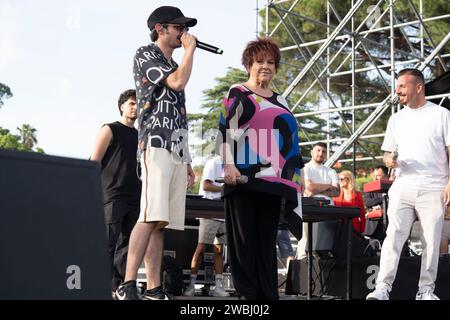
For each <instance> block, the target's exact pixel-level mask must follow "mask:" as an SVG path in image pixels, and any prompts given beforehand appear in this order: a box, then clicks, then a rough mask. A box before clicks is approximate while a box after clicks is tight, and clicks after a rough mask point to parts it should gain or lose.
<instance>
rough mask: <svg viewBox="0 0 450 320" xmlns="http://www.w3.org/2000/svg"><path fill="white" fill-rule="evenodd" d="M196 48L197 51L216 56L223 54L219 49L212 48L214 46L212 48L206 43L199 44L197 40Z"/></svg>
mask: <svg viewBox="0 0 450 320" xmlns="http://www.w3.org/2000/svg"><path fill="white" fill-rule="evenodd" d="M196 47H197V48H199V49H202V50H205V51H209V52H212V53H216V54H222V53H223V50H222V49H219V48H217V47H214V46H212V45H210V44H207V43H204V42H201V41H198V40H197V44H196Z"/></svg>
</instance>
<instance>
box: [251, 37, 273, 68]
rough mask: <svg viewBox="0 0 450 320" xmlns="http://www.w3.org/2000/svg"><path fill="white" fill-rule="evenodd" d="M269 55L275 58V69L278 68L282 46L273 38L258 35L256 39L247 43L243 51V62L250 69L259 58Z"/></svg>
mask: <svg viewBox="0 0 450 320" xmlns="http://www.w3.org/2000/svg"><path fill="white" fill-rule="evenodd" d="M268 56H270V57H272V59H274V60H275V69H276V70H278V66H279V65H280V58H281V54H280V48H279V47H278V45H277V44H276V43H275V42H274V41H273V40H272V39H270V38H267V37H266V38H259V37H258V38H256V40H254V41H250V42H249V43H247V46H246V47H245V49H244V52H243V53H242V64H243V65H244V67H246V68H247V69H248V68H250V67H251V66H252V64H253V62H255V60H257V59H258V58H265V57H268Z"/></svg>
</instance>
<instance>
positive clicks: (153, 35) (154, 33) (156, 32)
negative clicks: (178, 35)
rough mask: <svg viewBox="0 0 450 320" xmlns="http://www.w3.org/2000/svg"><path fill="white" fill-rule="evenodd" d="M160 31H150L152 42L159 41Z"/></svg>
mask: <svg viewBox="0 0 450 320" xmlns="http://www.w3.org/2000/svg"><path fill="white" fill-rule="evenodd" d="M158 37H159V35H158V31H156V29H152V30H151V31H150V40H152V42H155V41H156V40H158Z"/></svg>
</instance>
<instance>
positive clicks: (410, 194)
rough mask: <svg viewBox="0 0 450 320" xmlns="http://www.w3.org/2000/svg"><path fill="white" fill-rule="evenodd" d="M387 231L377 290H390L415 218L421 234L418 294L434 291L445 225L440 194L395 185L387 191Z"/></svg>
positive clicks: (399, 182) (404, 185) (408, 186)
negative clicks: (418, 223)
mask: <svg viewBox="0 0 450 320" xmlns="http://www.w3.org/2000/svg"><path fill="white" fill-rule="evenodd" d="M388 194H389V207H388V212H387V214H388V219H389V223H388V228H387V232H386V238H385V239H384V242H383V246H382V249H381V257H380V271H379V273H378V277H377V288H381V287H385V288H387V289H388V290H389V291H390V290H391V289H392V283H393V282H394V279H395V275H396V274H397V268H398V263H399V260H400V254H401V252H402V249H403V245H404V244H405V242H406V240H407V239H408V237H409V235H410V231H411V227H412V224H413V222H414V220H415V219H416V217H417V218H418V219H419V222H420V224H421V227H422V230H423V236H422V237H421V239H422V242H423V243H422V248H423V250H422V262H421V268H420V279H419V291H421V292H422V291H426V290H428V289H430V290H434V282H435V280H436V276H437V268H438V263H439V243H440V240H441V233H442V226H443V222H444V214H445V209H446V208H445V204H444V201H443V193H442V191H421V190H419V188H418V187H417V186H413V185H411V184H408V183H404V182H402V181H400V180H397V181H395V182H394V184H393V185H392V187H391V188H390V190H389V193H388Z"/></svg>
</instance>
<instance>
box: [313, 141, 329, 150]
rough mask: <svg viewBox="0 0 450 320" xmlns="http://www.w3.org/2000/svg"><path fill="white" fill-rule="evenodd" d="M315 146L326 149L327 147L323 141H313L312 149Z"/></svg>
mask: <svg viewBox="0 0 450 320" xmlns="http://www.w3.org/2000/svg"><path fill="white" fill-rule="evenodd" d="M315 147H322V148H325V149H328V148H327V144H326V143H325V142H317V143H315V144H314V145H313V149H314V148H315Z"/></svg>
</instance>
